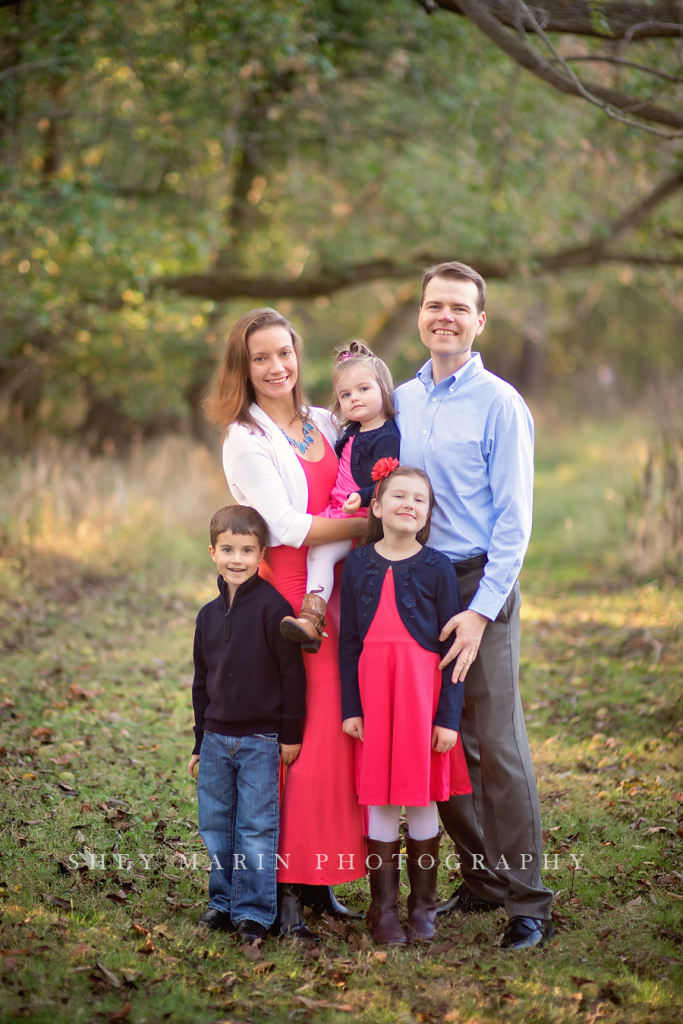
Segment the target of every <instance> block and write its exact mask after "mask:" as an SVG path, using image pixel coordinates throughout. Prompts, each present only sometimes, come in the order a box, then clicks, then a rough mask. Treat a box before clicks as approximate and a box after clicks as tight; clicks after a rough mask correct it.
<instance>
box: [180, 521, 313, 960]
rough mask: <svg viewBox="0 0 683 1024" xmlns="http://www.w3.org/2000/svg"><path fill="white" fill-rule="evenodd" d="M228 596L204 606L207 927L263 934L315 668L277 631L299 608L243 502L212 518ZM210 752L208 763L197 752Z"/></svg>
mask: <svg viewBox="0 0 683 1024" xmlns="http://www.w3.org/2000/svg"><path fill="white" fill-rule="evenodd" d="M210 533H211V546H210V548H209V551H210V553H211V558H212V559H213V561H214V562H215V563H216V566H217V567H218V572H219V573H220V575H219V577H218V589H219V591H220V594H219V596H218V597H217V598H216V599H215V600H214V601H211V602H210V603H209V604H207V605H204V607H203V608H202V609H201V611H200V612H199V615H198V616H197V628H196V631H195V639H194V682H193V684H192V704H193V707H194V716H195V727H194V731H195V738H196V742H195V747H194V751H193V753H192V757H191V758H190V763H189V765H188V771H189V772H190V774H192V770H193V768H194V766H195V764H196V763H197V762H198V761H199V776H198V787H197V797H198V801H199V832H200V835H201V837H202V839H203V841H204V843H205V845H206V849H207V851H208V854H209V858H210V860H211V877H210V879H209V906H208V909H207V910H206V913H205V914H204V915H203V917H202V918H201V919H200V922H199V923H200V925H202V926H203V927H205V928H208V929H210V930H211V931H216V930H225V929H230V928H231V927H235V928H236V929H237V932H238V933H239V934H240V936H241V937H242V938H243V940H244V941H245V942H246V943H252V942H255V941H256V940H258V939H264V938H265V936H266V932H267V930H268V928H270V926H271V925H272V924H273V921H274V920H275V915H276V912H277V888H276V863H275V859H276V853H277V844H278V836H279V830H280V822H279V789H278V779H279V761H280V755H282V760H283V762H284V764H286V765H289V764H292V762H293V761H294V760H295V759H296V757H297V755H298V753H299V750H300V749H301V719H302V717H303V715H304V713H305V709H306V704H305V702H306V676H305V674H304V666H303V659H302V655H301V647H300V645H299V644H295V643H292V642H291V641H289V640H285V639H284V638H283V637H282V636H281V634H280V621H281V619H282V617H283V615H291V614H292V609H291V606H290V605H289V604H288V603H287V601H285V599H284V598H283V597H282V596H281V595H280V594H279V593H278V592H277V590H276V589H275V588H274V587H273V586H271V584H270V583H268V582H266V580H264V579H262V578H261V577H260V576H259V575H258V567H259V565H260V563H261V561H262V560H263V556H264V555H265V552H266V544H267V540H268V527H267V526H266V523H265V521H264V519H263V518H262V517H261V516H260V515H259V513H258V512H257V511H256V510H255V509H253V508H249V507H246V506H243V505H231V506H229V507H227V508H222V509H220V510H219V511H218V512H216V514H215V515H214V516H213V518H212V520H211V526H210ZM200 750H201V761H200V759H199V755H200Z"/></svg>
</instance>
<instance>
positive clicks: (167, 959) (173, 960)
mask: <svg viewBox="0 0 683 1024" xmlns="http://www.w3.org/2000/svg"><path fill="white" fill-rule="evenodd" d="M161 959H162V960H163V961H164V963H165V964H168V966H169V967H173V966H174V965H175V964H180V963H182V960H181V958H180V957H179V956H168V955H167V954H164V955H163V956H162V957H161Z"/></svg>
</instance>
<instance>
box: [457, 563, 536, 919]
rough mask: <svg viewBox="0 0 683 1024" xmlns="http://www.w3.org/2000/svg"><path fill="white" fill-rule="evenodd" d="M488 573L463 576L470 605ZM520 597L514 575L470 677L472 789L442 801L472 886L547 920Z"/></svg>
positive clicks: (512, 912) (465, 727) (466, 715)
mask: <svg viewBox="0 0 683 1024" xmlns="http://www.w3.org/2000/svg"><path fill="white" fill-rule="evenodd" d="M482 575H483V569H481V568H479V569H473V570H471V571H470V572H468V573H465V574H463V575H462V576H460V577H459V579H460V589H461V590H462V596H463V601H464V603H465V607H468V606H469V603H470V601H471V600H472V598H473V597H474V594H475V592H476V590H477V587H478V586H479V581H480V580H481V577H482ZM521 603H522V597H521V594H520V590H519V583H517V582H515V585H514V587H513V589H512V592H511V593H510V596H509V597H508V599H507V601H506V602H505V604H504V605H503V608H502V609H501V612H500V614H499V616H498V618H497V619H496V621H495V622H489V624H488V625H487V627H486V629H485V631H484V636H483V638H482V642H481V646H480V648H479V653H478V654H477V657H476V660H475V661H474V663H473V665H472V666H471V668H470V670H469V672H468V673H467V678H466V680H465V702H464V707H463V714H462V724H461V727H460V736H461V739H462V744H463V750H464V752H465V758H466V760H467V767H468V769H469V773H470V779H471V780H472V789H473V792H472V793H471V794H468V795H467V796H452V797H451V798H450V800H448V801H443V802H440V803H439V805H438V807H439V813H440V815H441V820H442V822H443V824H444V828H445V829H446V831H447V832H448V834H449V836H450V837H451V839H452V840H453V842H454V844H455V849H456V853H457V854H458V856H459V858H460V868H461V871H462V877H463V880H464V881H465V883H466V884H467V886H468V888H470V889H471V890H472V892H473V893H474V894H475V895H476V896H479V897H481V898H483V899H485V900H490V901H491V902H493V903H500V904H502V905H504V906H505V910H506V911H507V913H508V915H509V916H510V917H515V916H517V915H523V916H527V917H536V918H544V919H547V918H549V917H550V905H551V902H552V898H553V893H552V891H551V890H550V889H546V888H545V886H544V885H543V884H542V882H541V864H542V860H541V858H542V843H543V841H542V837H541V810H540V805H539V802H538V790H537V788H536V778H535V775H534V767H533V764H532V762H531V753H530V751H529V741H528V739H527V735H526V726H525V724H524V714H523V712H522V702H521V700H520V696H519V688H518V680H519V640H520V624H519V609H520V605H521Z"/></svg>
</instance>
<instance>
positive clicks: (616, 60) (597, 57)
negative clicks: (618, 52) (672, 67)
mask: <svg viewBox="0 0 683 1024" xmlns="http://www.w3.org/2000/svg"><path fill="white" fill-rule="evenodd" d="M563 60H564V61H566V62H567V64H572V63H573V62H574V61H578V60H582V61H585V62H586V63H588V64H618V65H619V66H620V67H622V68H635V69H636V71H643V72H645V74H647V75H656V76H657V78H663V79H665V81H667V82H682V81H683V76H681V75H666V74H665V73H664V72H663V71H658V70H657V68H651V67H648V65H647V64H636V62H635V61H632V60H623V59H622V58H621V57H608V56H607V55H606V54H597V53H596V54H594V55H593V56H592V57H586V56H584V55H582V54H576V55H572V56H570V57H564V58H563ZM551 63H555V61H554V60H553V61H551Z"/></svg>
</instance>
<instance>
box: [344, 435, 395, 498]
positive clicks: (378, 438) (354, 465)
mask: <svg viewBox="0 0 683 1024" xmlns="http://www.w3.org/2000/svg"><path fill="white" fill-rule="evenodd" d="M349 440H350V441H351V444H352V446H353V447H352V448H351V475H352V477H353V479H354V480H355V481H356V483H357V484H358V493H359V494H360V501H361V505H362V507H363V508H367V507H368V505H369V504H370V501H371V499H372V496H373V494H374V493H375V487H376V486H377V485H376V484H374V483H373V482H372V475H371V474H372V467H373V466H374V465H375V463H376V462H377V461H378V459H386V458H390V459H397V458H398V450H399V446H400V444H401V435H400V434H399V432H398V427H397V426H396V422H395V421H394V420H387V421H386V423H383V424H382V426H381V427H377V429H376V430H365V431H363V433H361V432H360V423H350V424H349V426H348V427H347V428H346V430H345V431H344V433H343V434H342V436H341V437H340V438H339V440H338V441H337V443H336V445H335V446H334V450H335V452H336V453H337V458H338V459H340V458H341V454H342V452H343V451H344V445H345V444H346V442H347V441H349Z"/></svg>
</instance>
